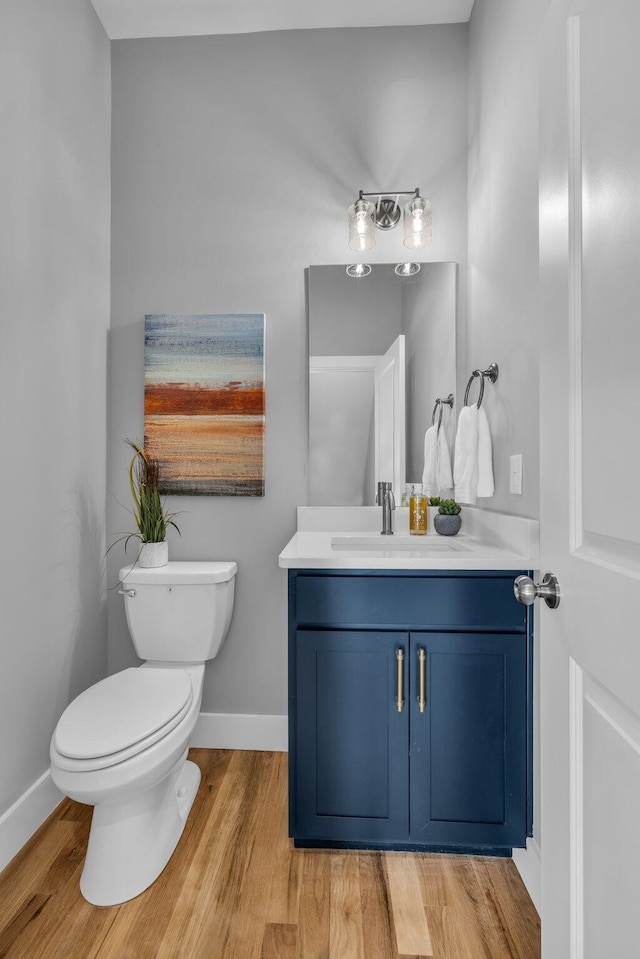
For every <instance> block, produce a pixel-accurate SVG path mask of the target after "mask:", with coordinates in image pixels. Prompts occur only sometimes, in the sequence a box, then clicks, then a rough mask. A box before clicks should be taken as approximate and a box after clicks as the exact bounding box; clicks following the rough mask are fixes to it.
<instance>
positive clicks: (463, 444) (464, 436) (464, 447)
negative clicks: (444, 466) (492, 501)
mask: <svg viewBox="0 0 640 959" xmlns="http://www.w3.org/2000/svg"><path fill="white" fill-rule="evenodd" d="M478 419H479V417H478V407H477V406H476V405H475V404H474V405H473V406H463V407H462V409H461V410H460V416H459V417H458V430H457V432H456V446H455V454H454V463H453V480H454V489H455V493H454V495H455V498H456V500H457V501H458V502H459V503H469V504H470V505H473V504H474V503H475V501H476V496H477V495H478Z"/></svg>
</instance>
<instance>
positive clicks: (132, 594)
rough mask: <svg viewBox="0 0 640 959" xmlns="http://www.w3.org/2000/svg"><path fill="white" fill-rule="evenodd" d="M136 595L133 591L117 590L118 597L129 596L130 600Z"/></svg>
mask: <svg viewBox="0 0 640 959" xmlns="http://www.w3.org/2000/svg"><path fill="white" fill-rule="evenodd" d="M135 595H136V591H135V589H119V590H118V596H130V597H131V599H133V597H134V596H135Z"/></svg>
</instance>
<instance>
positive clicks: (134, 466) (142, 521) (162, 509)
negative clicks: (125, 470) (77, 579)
mask: <svg viewBox="0 0 640 959" xmlns="http://www.w3.org/2000/svg"><path fill="white" fill-rule="evenodd" d="M126 442H127V443H128V444H129V446H130V447H131V449H132V450H133V456H132V457H131V462H130V463H129V489H130V490H131V498H132V499H133V510H132V513H133V518H134V520H135V524H136V526H137V527H138V529H137V531H136V532H135V533H124V534H123V535H122V536H120V537H119V539H117V540H116V541H115V542H114V543H112V544H111V546H115V545H116V544H117V543H121V542H123V541H124V548H125V550H126V548H127V545H128V543H129V540H130V539H139V540H140V542H141V543H142V544H144V543H163V542H164V540H165V539H166V538H167V527H169V526H173V528H174V529H175V530H177V532H178V533H180V530H179V529H178V526H177V525H176V522H175V517H176V516H178V513H172V512H170V511H169V510H167V508H166V505H165V503H164V501H163V499H162V497H161V496H160V491H159V489H158V480H159V466H158V461H157V460H155V459H153V457H151V456H149V454H148V453H147V452H146V450H145V449H144V447H143V446H142V445H141V444H140V443H138V442H136V441H135V440H129V439H128V440H126ZM111 546H110V547H109V549H111Z"/></svg>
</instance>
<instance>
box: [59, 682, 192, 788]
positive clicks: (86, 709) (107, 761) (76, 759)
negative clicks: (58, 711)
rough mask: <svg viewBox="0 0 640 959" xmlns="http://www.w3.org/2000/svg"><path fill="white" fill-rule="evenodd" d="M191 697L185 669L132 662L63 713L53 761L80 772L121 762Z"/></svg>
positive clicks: (154, 737)
mask: <svg viewBox="0 0 640 959" xmlns="http://www.w3.org/2000/svg"><path fill="white" fill-rule="evenodd" d="M192 701H193V687H192V683H191V678H190V675H189V673H188V672H187V671H186V670H183V669H163V668H145V669H140V668H139V667H138V668H136V667H133V668H130V669H125V670H123V671H122V672H120V673H115V674H114V675H113V676H108V677H107V678H106V679H103V680H101V681H100V682H99V683H96V684H95V685H94V686H90V687H89V689H86V690H85V691H84V692H83V693H81V694H80V696H78V697H77V699H75V700H74V701H73V702H72V703H70V705H69V706H68V707H67V709H66V710H65V712H64V713H63V714H62V716H61V718H60V721H59V722H58V725H57V727H56V730H55V733H54V735H53V743H52V745H53V746H54V747H55V750H56V753H57V758H56V762H57V764H58V765H59V766H60V767H61V768H63V769H69V770H76V771H78V772H81V771H84V770H91V769H101V768H104V767H106V766H113V765H115V764H116V763H120V762H123V761H124V760H125V759H129V758H131V757H132V756H135V755H137V754H138V753H140V752H141V751H142V750H144V749H147V748H148V747H149V746H151V745H153V744H154V743H156V742H158V740H160V739H162V738H164V737H165V736H166V735H167V734H168V733H170V732H171V730H172V729H174V728H175V727H176V726H177V725H178V724H179V723H180V722H181V720H182V719H183V718H184V716H185V715H186V714H187V712H188V711H189V708H190V706H191V704H192Z"/></svg>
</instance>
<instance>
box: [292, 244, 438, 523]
mask: <svg viewBox="0 0 640 959" xmlns="http://www.w3.org/2000/svg"><path fill="white" fill-rule="evenodd" d="M456 270H457V266H456V264H455V263H421V264H420V270H419V272H418V273H416V274H415V275H414V276H398V275H397V274H396V272H395V264H373V265H372V270H371V273H370V274H369V275H368V276H362V277H351V276H349V275H348V274H347V272H346V265H335V266H334V265H331V266H311V267H309V504H310V505H311V506H372V505H373V504H374V503H375V491H376V484H377V483H378V481H381V480H385V481H391V482H393V484H394V493H395V495H396V502H397V504H398V505H400V499H401V495H402V492H403V487H404V484H405V482H420V481H421V479H422V470H423V466H424V462H423V458H424V435H425V432H426V430H427V428H428V427H429V426H430V425H431V416H432V413H433V407H434V403H435V400H436V398H437V397H441V398H444V397H447V396H448V395H449V394H450V393H453V394H454V395H455V382H456ZM403 407H404V409H403ZM442 422H443V426H444V427H445V430H446V433H447V436H448V438H449V442H450V443H451V442H452V440H453V435H454V413H453V410H451V409H450V408H449V407H447V406H445V407H444V410H443V420H442Z"/></svg>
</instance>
